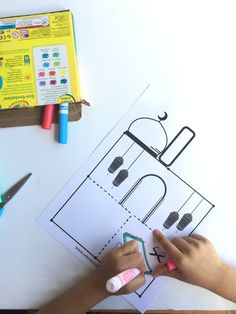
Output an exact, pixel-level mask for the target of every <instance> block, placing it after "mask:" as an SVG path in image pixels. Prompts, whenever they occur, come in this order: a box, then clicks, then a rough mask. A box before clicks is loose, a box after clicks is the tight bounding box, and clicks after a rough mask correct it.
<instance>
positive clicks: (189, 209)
mask: <svg viewBox="0 0 236 314" xmlns="http://www.w3.org/2000/svg"><path fill="white" fill-rule="evenodd" d="M169 112H171V108H163V106H158V105H155V106H153V105H152V106H149V104H148V98H147V97H146V95H144V96H142V98H141V99H140V100H139V101H138V102H137V103H136V104H135V105H133V106H132V108H131V109H130V110H129V111H128V112H127V113H126V114H125V115H124V117H123V118H122V119H121V120H120V121H119V122H118V124H116V126H115V127H114V128H113V129H112V131H111V132H110V133H109V134H108V135H107V136H106V137H105V139H104V140H103V142H102V143H101V144H100V146H99V147H98V148H97V149H96V150H95V151H94V152H93V154H92V155H91V156H90V158H89V159H88V161H87V162H86V163H85V164H84V165H83V166H82V167H81V169H79V171H78V172H77V173H76V174H75V176H74V177H73V178H72V179H71V180H70V181H69V183H68V184H66V185H65V187H64V188H63V190H62V191H61V192H60V193H59V194H58V195H57V197H56V198H55V199H54V200H53V201H52V202H51V204H50V205H49V206H48V208H47V209H46V210H45V211H44V213H43V214H42V215H41V216H40V217H39V220H38V222H39V224H40V225H41V226H42V227H43V228H45V229H46V230H47V231H48V232H49V233H51V234H52V236H53V237H55V238H56V239H57V240H58V241H60V242H61V243H62V244H63V245H64V246H65V247H66V248H67V249H69V250H70V251H71V252H72V253H73V254H75V255H76V256H78V257H79V258H80V259H82V260H83V261H84V262H85V263H87V264H88V265H91V266H93V267H96V266H97V265H99V264H100V263H101V260H102V258H103V256H104V255H105V254H106V253H107V252H108V251H109V250H110V249H111V248H113V247H117V246H120V245H122V244H123V243H126V242H128V241H130V240H132V239H134V240H136V241H137V243H138V246H139V250H140V252H142V253H143V256H144V259H145V264H146V267H147V269H148V272H147V275H146V284H145V285H144V286H143V287H141V288H140V289H139V290H138V291H136V292H134V293H132V294H130V295H128V296H125V298H126V299H127V300H128V301H129V302H131V303H132V304H133V305H134V306H135V307H136V308H137V309H138V310H139V311H140V312H142V313H143V312H144V311H145V310H146V309H147V307H148V305H149V304H150V303H151V302H152V301H153V300H154V299H155V298H157V297H158V294H159V293H160V292H161V289H162V288H163V287H164V286H166V285H168V278H164V277H162V278H158V279H154V278H153V276H152V271H153V269H154V268H155V267H158V265H163V264H164V263H166V261H167V259H168V256H166V253H165V251H164V250H163V248H162V247H161V245H160V244H159V243H158V242H157V241H156V240H154V239H153V235H152V230H153V229H159V230H161V231H162V232H163V233H164V234H165V235H166V236H167V237H173V236H187V235H191V233H193V232H194V231H195V230H196V229H197V228H198V226H199V225H200V224H201V222H202V221H203V220H204V219H206V218H207V216H208V214H209V213H210V212H211V211H212V209H213V208H214V204H213V203H212V202H211V200H209V199H208V198H207V196H205V195H204V191H198V190H197V189H195V188H194V178H192V181H191V182H187V181H186V180H185V178H183V177H182V176H181V173H180V172H179V171H178V172H176V171H175V169H174V166H175V163H176V161H177V160H178V161H179V160H181V159H183V160H184V158H185V153H186V151H187V150H188V151H190V150H191V144H192V141H194V138H195V131H194V130H193V129H192V128H191V123H190V124H188V123H187V122H188V121H186V123H185V124H184V125H181V126H180V127H179V121H176V120H175V119H173V115H169ZM183 165H185V163H183ZM185 167H191V165H188V166H187V165H185ZM178 170H179V167H178ZM201 175H203V174H201V173H199V176H201Z"/></svg>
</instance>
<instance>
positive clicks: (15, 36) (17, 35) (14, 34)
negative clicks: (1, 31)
mask: <svg viewBox="0 0 236 314" xmlns="http://www.w3.org/2000/svg"><path fill="white" fill-rule="evenodd" d="M11 36H12V38H15V39H16V38H18V37H19V33H18V32H17V31H14V32H13V33H12V35H11Z"/></svg>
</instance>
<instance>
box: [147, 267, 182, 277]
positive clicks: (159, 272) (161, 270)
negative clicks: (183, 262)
mask: <svg viewBox="0 0 236 314" xmlns="http://www.w3.org/2000/svg"><path fill="white" fill-rule="evenodd" d="M152 275H153V277H155V278H156V277H159V276H168V277H172V278H176V279H180V275H179V273H178V271H177V270H176V269H174V270H169V268H168V267H167V265H162V266H159V267H157V268H156V269H154V271H153V272H152Z"/></svg>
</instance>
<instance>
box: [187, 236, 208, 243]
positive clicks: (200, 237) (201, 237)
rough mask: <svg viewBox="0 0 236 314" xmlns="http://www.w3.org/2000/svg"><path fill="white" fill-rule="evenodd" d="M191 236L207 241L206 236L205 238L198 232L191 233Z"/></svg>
mask: <svg viewBox="0 0 236 314" xmlns="http://www.w3.org/2000/svg"><path fill="white" fill-rule="evenodd" d="M191 238H194V239H197V240H200V241H203V242H206V241H209V240H208V239H207V238H205V237H204V236H202V235H200V234H192V235H191Z"/></svg>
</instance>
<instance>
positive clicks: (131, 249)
mask: <svg viewBox="0 0 236 314" xmlns="http://www.w3.org/2000/svg"><path fill="white" fill-rule="evenodd" d="M119 249H120V253H121V255H129V254H132V253H136V252H138V244H137V242H136V241H135V240H131V241H129V242H127V243H125V244H123V245H122V246H120V247H119Z"/></svg>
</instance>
